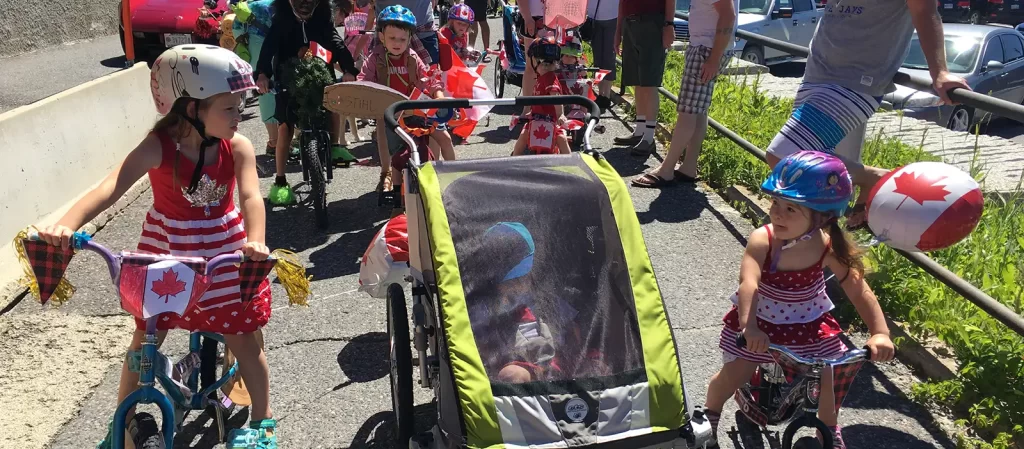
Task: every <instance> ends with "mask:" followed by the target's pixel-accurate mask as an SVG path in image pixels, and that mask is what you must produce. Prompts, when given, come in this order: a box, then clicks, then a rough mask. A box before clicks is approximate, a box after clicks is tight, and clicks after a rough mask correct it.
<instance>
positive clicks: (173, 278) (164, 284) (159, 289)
mask: <svg viewBox="0 0 1024 449" xmlns="http://www.w3.org/2000/svg"><path fill="white" fill-rule="evenodd" d="M183 291H185V282H183V281H179V280H178V273H175V272H174V270H172V269H170V268H168V269H167V271H165V272H164V275H163V277H162V278H160V279H158V280H155V281H153V288H152V292H153V293H156V294H157V295H159V296H162V297H163V298H164V302H165V303H166V302H167V301H169V300H170V299H171V296H174V295H177V294H178V293H181V292H183Z"/></svg>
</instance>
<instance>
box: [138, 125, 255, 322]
mask: <svg viewBox="0 0 1024 449" xmlns="http://www.w3.org/2000/svg"><path fill="white" fill-rule="evenodd" d="M156 136H157V137H158V138H159V139H160V146H161V148H162V158H161V163H160V166H159V167H157V168H154V169H152V170H150V171H149V181H150V184H151V185H152V188H153V207H152V208H150V210H149V213H148V214H146V221H145V222H144V223H143V225H142V236H141V238H140V239H139V245H138V250H139V251H143V252H149V253H157V254H173V255H175V256H193V257H204V258H207V259H209V258H213V257H215V256H218V255H220V254H225V253H232V252H235V251H238V250H240V249H242V246H243V245H244V244H245V242H246V236H245V228H244V226H243V222H242V216H241V214H240V211H239V210H238V208H237V207H235V196H234V192H235V162H234V156H233V154H232V151H231V142H230V141H228V140H222V141H221V142H220V144H219V145H218V146H217V147H216V148H217V162H215V163H213V164H211V165H205V166H204V167H203V172H202V173H203V174H202V178H201V180H200V182H199V186H198V188H197V189H196V191H195V192H194V193H192V194H188V193H186V191H185V190H186V189H187V188H188V184H189V181H190V179H191V177H192V171H193V170H194V169H195V163H193V162H192V161H191V160H189V159H188V158H187V157H185V156H184V155H179V154H177V153H178V146H177V144H176V143H175V142H174V141H173V140H172V139H171V138H170V137H169V136H167V135H166V134H165V133H162V132H157V133H156ZM175 163H177V164H178V167H177V176H178V180H177V182H175V180H174V173H175V169H174V164H175ZM256 291H257V293H256V294H255V295H254V297H253V298H251V302H250V301H249V299H250V298H246V299H245V301H243V298H242V297H241V291H240V288H239V277H238V267H236V266H234V265H228V266H221V267H220V268H217V270H216V271H214V273H213V280H212V284H211V285H210V288H209V289H208V290H207V291H206V293H205V294H204V295H203V297H202V298H200V299H199V303H198V305H197V306H196V308H195V309H194V310H193V311H191V312H188V314H187V315H186V316H185V317H183V318H177V317H176V316H174V315H170V316H166V315H165V316H164V317H163V318H161V319H160V322H159V328H160V329H174V328H182V329H188V330H200V331H206V332H216V333H221V334H228V333H233V334H242V333H249V332H253V331H255V330H257V329H259V328H261V327H263V326H264V325H266V324H267V322H268V321H269V320H270V283H269V281H268V280H267V279H263V281H262V283H261V284H260V286H259V288H257V290H256ZM136 326H137V327H138V328H139V329H144V328H145V323H144V322H143V321H141V320H138V319H136Z"/></svg>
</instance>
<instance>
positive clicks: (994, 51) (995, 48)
mask: <svg viewBox="0 0 1024 449" xmlns="http://www.w3.org/2000/svg"><path fill="white" fill-rule="evenodd" d="M989 61H999V62H1003V45H1002V43H1000V41H999V37H995V38H993V39H992V40H990V41H988V47H986V48H985V57H983V58H981V64H982V67H984V64H988V62H989Z"/></svg>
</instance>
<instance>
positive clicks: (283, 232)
mask: <svg viewBox="0 0 1024 449" xmlns="http://www.w3.org/2000/svg"><path fill="white" fill-rule="evenodd" d="M293 187H294V188H295V193H296V197H297V198H298V201H299V202H298V204H294V205H291V206H285V207H279V206H269V205H268V206H267V231H266V232H267V244H268V246H270V248H271V249H277V248H284V249H288V250H290V251H294V252H301V251H305V250H307V249H310V248H315V247H317V246H320V245H323V244H324V243H325V242H326V241H327V240H328V239H329V238H330V236H331V235H333V234H341V233H346V232H349V233H350V232H353V231H355V232H360V233H362V232H370V233H372V232H375V231H376V229H374V224H375V223H376V222H377V221H379V220H383V219H385V218H387V213H388V211H387V210H385V209H383V208H379V207H377V192H366V193H364V194H363V195H362V196H360V197H358V198H355V199H340V200H339V199H336V200H333V201H332V200H331V197H330V195H329V193H330V192H328V197H327V201H328V203H327V213H328V216H329V217H330V218H331V222H330V225H329V227H328V228H327V229H326V232H325V231H322V230H320V229H319V228H317V227H316V223H315V220H314V212H313V207H312V205H311V204H309V202H308V201H307V200H308V196H309V187H308V185H307V184H304V183H299V184H296V185H294V186H293ZM357 211H358V213H357ZM367 211H375V212H371V213H367ZM342 218H344V219H342ZM342 239H343V240H350V239H351V237H342ZM367 242H369V237H366V238H365V239H364V240H363V241H362V242H361V243H362V245H363V248H362V249H360V250H359V251H358V252H357V253H344V254H338V253H334V254H332V256H331V257H330V259H323V258H321V259H320V260H321V261H324V260H333V259H341V260H344V259H351V260H353V261H354V260H356V259H357V258H358V257H359V256H361V255H362V253H363V250H365V249H366V247H365V245H366V243H367ZM336 245H337V242H335V243H333V244H331V245H329V246H327V247H325V248H321V249H319V250H317V251H316V252H314V253H313V254H312V255H311V256H310V262H316V261H317V254H323V253H324V252H327V253H332V252H334V251H337V249H338V248H337V247H336ZM353 254H354V256H353ZM349 256H353V257H349ZM309 274H316V273H314V271H310V273H309ZM316 279H320V277H319V276H318V277H316Z"/></svg>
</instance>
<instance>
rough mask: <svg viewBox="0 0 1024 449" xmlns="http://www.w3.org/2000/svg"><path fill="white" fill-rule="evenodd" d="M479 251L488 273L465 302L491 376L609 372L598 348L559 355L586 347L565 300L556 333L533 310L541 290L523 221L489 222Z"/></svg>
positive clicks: (526, 378) (520, 379) (513, 378)
mask: <svg viewBox="0 0 1024 449" xmlns="http://www.w3.org/2000/svg"><path fill="white" fill-rule="evenodd" d="M477 251H478V252H477V254H480V255H482V256H483V257H486V258H488V263H487V268H485V269H482V270H480V273H481V274H483V273H486V274H485V275H483V276H482V279H483V282H482V283H481V284H479V286H478V289H477V291H475V292H474V295H473V298H472V299H469V300H468V301H467V306H468V308H469V316H470V322H471V323H472V327H473V335H474V338H475V339H476V344H477V347H478V348H479V349H480V356H481V357H482V361H483V363H484V366H485V368H486V370H487V372H488V374H489V375H490V376H491V377H493V378H494V379H495V380H497V381H499V382H508V383H524V382H531V381H536V380H545V379H557V378H562V379H565V378H574V377H592V376H606V375H610V374H611V372H610V369H609V367H608V366H607V365H606V364H605V363H604V361H603V356H602V354H601V352H600V351H599V350H596V349H591V350H586V351H582V352H584V353H583V354H572V355H570V354H559V352H564V351H565V350H566V349H568V348H581V347H582V344H581V343H579V342H580V341H582V338H580V335H579V334H580V333H581V331H582V329H579V328H578V326H573V325H572V323H574V321H573V320H572V318H573V317H574V315H575V314H576V313H577V311H576V310H575V309H573V307H572V306H571V305H569V304H568V303H566V302H565V301H564V300H561V299H555V300H554V301H555V302H556V303H557V306H556V308H557V310H559V311H560V312H561V314H563V315H566V316H560V317H555V318H558V320H557V323H559V324H562V325H563V326H562V327H564V328H562V329H559V328H558V327H559V326H558V325H557V324H556V326H555V327H556V329H555V330H554V331H552V328H551V326H550V323H549V322H548V320H545V319H542V318H540V317H539V314H538V313H537V312H536V311H535V310H534V305H535V299H536V298H537V296H536V295H537V293H536V292H535V291H534V289H533V286H534V285H533V283H532V282H531V277H530V274H531V272H532V270H533V263H534V251H535V245H534V241H533V235H532V234H531V233H530V231H529V230H528V229H527V228H526V226H524V225H523V224H522V223H519V222H500V223H498V224H495V225H494V226H491V227H490V228H488V229H487V231H486V232H485V233H484V235H483V239H482V243H481V246H480V249H478V250H477ZM549 302H550V301H549ZM549 306H550V305H549ZM513 329H514V330H513ZM510 330H513V331H511V332H509V331H510ZM567 341H568V343H567ZM576 352H581V351H579V350H577V351H576Z"/></svg>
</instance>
